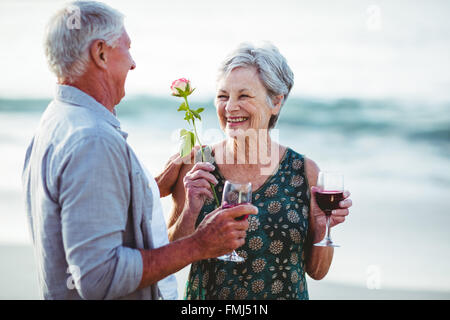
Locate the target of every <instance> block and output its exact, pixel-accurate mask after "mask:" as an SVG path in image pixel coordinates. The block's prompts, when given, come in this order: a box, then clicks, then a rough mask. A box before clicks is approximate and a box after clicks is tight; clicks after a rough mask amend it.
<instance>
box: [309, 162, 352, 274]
mask: <svg viewBox="0 0 450 320" xmlns="http://www.w3.org/2000/svg"><path fill="white" fill-rule="evenodd" d="M305 170H306V176H307V179H308V183H309V187H310V193H311V202H310V214H309V228H308V237H307V239H306V272H307V273H308V275H309V276H310V277H311V278H313V279H314V280H320V279H322V278H323V277H325V276H326V274H327V273H328V269H329V268H330V265H331V261H332V260H333V253H334V250H333V247H316V246H314V245H313V244H314V243H316V242H319V241H320V240H322V239H323V237H324V235H325V225H326V217H325V212H323V211H322V210H320V208H319V207H318V205H317V203H316V196H315V193H316V189H317V187H316V182H317V176H318V175H319V171H320V170H319V167H318V166H317V164H316V163H315V162H314V161H312V160H310V159H307V158H305ZM349 196H350V192H348V191H344V200H342V201H341V202H340V203H339V206H340V207H341V209H336V210H333V212H332V214H331V218H330V219H331V220H330V228H331V227H333V226H335V225H337V224H339V223H342V222H344V221H345V217H346V216H347V215H348V214H349V210H348V208H350V207H351V206H352V200H351V199H347V198H348V197H349Z"/></svg>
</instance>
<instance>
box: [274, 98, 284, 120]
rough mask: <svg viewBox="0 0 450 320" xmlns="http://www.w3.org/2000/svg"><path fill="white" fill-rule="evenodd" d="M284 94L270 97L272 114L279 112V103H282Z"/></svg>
mask: <svg viewBox="0 0 450 320" xmlns="http://www.w3.org/2000/svg"><path fill="white" fill-rule="evenodd" d="M283 100H284V95H282V94H281V95H279V96H275V97H273V98H272V105H273V108H271V109H272V114H274V115H275V114H278V113H279V112H280V108H281V105H282V104H283Z"/></svg>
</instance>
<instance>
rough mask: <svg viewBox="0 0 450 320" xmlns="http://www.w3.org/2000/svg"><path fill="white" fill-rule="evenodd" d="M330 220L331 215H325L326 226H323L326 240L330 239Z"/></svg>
mask: <svg viewBox="0 0 450 320" xmlns="http://www.w3.org/2000/svg"><path fill="white" fill-rule="evenodd" d="M330 220H331V217H329V216H327V224H326V228H325V239H326V240H331V237H330V230H331V228H330Z"/></svg>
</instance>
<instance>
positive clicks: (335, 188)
mask: <svg viewBox="0 0 450 320" xmlns="http://www.w3.org/2000/svg"><path fill="white" fill-rule="evenodd" d="M317 187H318V188H319V191H317V192H316V202H317V205H318V206H319V208H320V210H322V211H323V212H325V216H326V218H327V224H326V229H325V236H324V238H323V239H322V241H320V242H318V243H315V244H314V245H315V246H318V247H339V245H337V244H335V243H333V240H331V236H330V229H331V228H330V219H331V211H333V210H334V209H339V208H340V207H339V202H341V201H342V200H344V175H343V174H342V173H338V172H324V171H320V172H319V176H318V178H317Z"/></svg>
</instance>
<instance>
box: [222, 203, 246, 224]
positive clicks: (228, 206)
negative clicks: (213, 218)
mask: <svg viewBox="0 0 450 320" xmlns="http://www.w3.org/2000/svg"><path fill="white" fill-rule="evenodd" d="M241 204H248V203H247V202H246V203H234V204H232V203H227V202H224V203H223V204H222V209H228V208H234V207H237V206H239V205H241ZM247 217H248V214H245V215H243V216H240V217H237V218H235V220H237V221H240V220H244V219H247Z"/></svg>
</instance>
